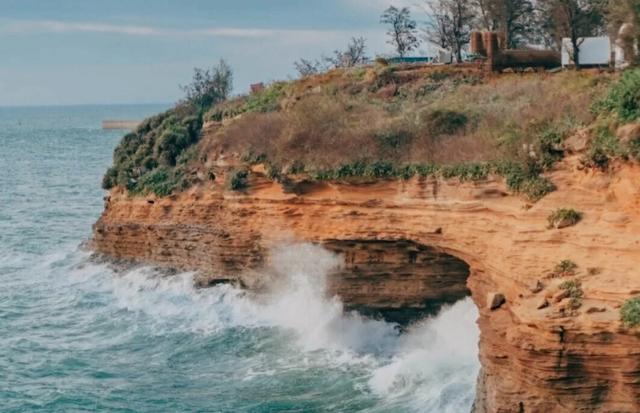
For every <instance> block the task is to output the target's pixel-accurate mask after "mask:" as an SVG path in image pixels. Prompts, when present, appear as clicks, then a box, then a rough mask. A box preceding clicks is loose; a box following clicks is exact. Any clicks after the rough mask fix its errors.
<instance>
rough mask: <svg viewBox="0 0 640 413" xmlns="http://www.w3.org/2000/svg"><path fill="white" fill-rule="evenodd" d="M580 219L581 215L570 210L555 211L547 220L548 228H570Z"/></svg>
mask: <svg viewBox="0 0 640 413" xmlns="http://www.w3.org/2000/svg"><path fill="white" fill-rule="evenodd" d="M581 219H582V213H581V212H578V211H576V210H575V209H572V208H561V209H556V210H555V211H553V212H552V213H551V214H549V217H548V218H547V220H548V222H549V228H563V227H570V226H572V225H575V224H577V223H578V222H579V221H580V220H581Z"/></svg>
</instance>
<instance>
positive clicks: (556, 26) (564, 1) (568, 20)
mask: <svg viewBox="0 0 640 413" xmlns="http://www.w3.org/2000/svg"><path fill="white" fill-rule="evenodd" d="M540 3H541V7H542V10H543V14H544V15H545V16H547V17H546V19H547V22H546V24H545V25H546V27H547V28H548V31H549V33H550V34H551V36H552V37H553V38H554V40H555V42H556V44H558V45H562V38H565V37H566V38H569V42H570V44H571V45H570V47H567V52H568V53H569V56H570V57H571V61H572V62H573V63H574V64H575V66H576V68H579V67H580V48H581V46H582V42H583V41H584V37H589V36H596V35H598V34H601V33H602V32H603V31H604V27H605V25H604V14H603V12H604V10H603V9H602V6H603V2H602V1H598V0H541V2H540Z"/></svg>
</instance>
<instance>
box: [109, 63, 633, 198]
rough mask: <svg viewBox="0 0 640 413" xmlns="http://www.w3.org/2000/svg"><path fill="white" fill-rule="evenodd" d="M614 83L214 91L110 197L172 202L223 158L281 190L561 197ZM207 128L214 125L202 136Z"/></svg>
mask: <svg viewBox="0 0 640 413" xmlns="http://www.w3.org/2000/svg"><path fill="white" fill-rule="evenodd" d="M221 70H222V69H221ZM612 76H613V75H608V74H598V75H595V74H592V73H560V74H553V75H551V74H549V75H540V74H527V75H502V76H499V77H494V76H491V75H486V74H481V73H480V72H478V71H475V70H472V69H463V68H453V67H452V68H447V69H439V68H433V67H428V66H427V67H425V66H422V67H421V66H403V65H373V66H369V67H357V68H347V69H335V70H332V71H329V72H326V73H322V74H319V75H316V76H311V77H307V78H304V79H300V80H297V81H292V82H277V83H273V84H271V85H268V86H267V87H265V88H264V89H261V90H257V91H255V92H254V93H251V94H249V95H246V96H239V97H236V98H233V99H230V100H229V99H225V100H221V99H222V97H221V95H219V94H218V92H216V94H215V96H216V97H215V98H214V99H213V100H214V101H216V103H214V104H212V105H211V106H210V107H202V106H201V102H203V99H201V98H195V101H185V102H183V103H181V104H179V105H178V106H176V108H174V109H172V110H170V111H168V112H166V113H164V114H161V115H157V116H155V117H152V118H150V119H148V120H147V121H145V123H143V125H141V126H140V128H139V129H138V130H137V131H135V132H134V133H132V134H130V135H127V136H126V137H125V138H123V141H122V142H121V144H120V145H119V146H118V148H117V149H116V151H115V154H114V166H113V167H112V168H111V169H110V170H109V171H108V172H107V174H106V175H105V178H104V187H105V188H107V189H108V188H111V187H113V186H116V185H118V186H122V187H125V188H126V189H127V190H129V192H130V193H132V194H136V193H146V192H155V193H156V194H158V195H160V196H162V195H166V194H168V193H171V192H172V191H176V190H181V189H183V188H187V187H189V186H190V185H192V184H193V183H195V182H199V178H198V177H202V176H207V174H209V173H210V172H211V169H210V167H209V166H208V167H206V168H205V169H206V170H203V169H202V168H203V167H204V165H203V161H204V160H208V162H209V164H210V163H211V161H215V160H216V159H219V158H220V156H221V155H222V154H224V156H225V158H228V157H229V155H231V157H232V158H233V159H235V161H234V162H236V163H237V164H235V166H234V165H233V164H232V165H230V167H233V168H236V169H239V168H238V167H242V164H243V163H244V164H257V163H262V164H264V165H265V168H266V170H267V171H268V176H269V177H271V178H272V179H282V178H284V177H286V175H289V174H304V175H305V176H306V177H307V179H317V180H331V179H343V180H344V179H350V178H358V177H364V178H384V179H410V178H412V177H414V176H420V177H427V176H432V177H438V178H444V179H452V178H457V179H460V180H461V181H479V180H484V179H487V178H488V177H489V176H491V175H494V176H501V177H504V178H505V182H506V184H507V186H508V188H509V190H510V191H512V192H514V193H519V194H522V195H524V196H525V197H526V198H528V199H529V200H531V201H536V200H538V199H540V198H542V197H543V196H545V195H546V194H547V193H549V192H551V191H553V190H554V189H555V186H554V185H553V183H552V182H550V181H549V180H548V179H547V178H545V177H544V173H545V171H547V170H549V169H552V168H553V167H554V164H555V163H556V162H557V161H559V160H560V159H562V157H563V156H564V148H563V142H564V140H565V138H566V137H568V136H569V135H570V134H571V133H573V132H574V131H575V130H577V129H579V128H584V127H586V126H589V125H592V124H593V123H594V122H595V121H596V120H597V117H598V116H600V117H602V116H604V115H603V113H604V112H602V111H597V110H590V108H591V106H592V102H593V101H595V100H601V99H602V98H603V96H605V95H606V93H607V89H608V87H609V85H610V84H611V82H610V81H609V80H608V79H609V78H611V77H612ZM202 78H203V77H202V76H200V77H198V79H195V80H194V82H196V83H197V82H199V81H200V80H202ZM204 78H208V79H228V78H230V76H222V75H221V76H212V75H209V76H208V77H207V76H205V77H204ZM612 87H613V86H612ZM202 89H203V88H201V87H198V88H195V89H194V90H202ZM204 89H206V88H204ZM211 90H214V91H220V90H222V91H227V90H228V89H226V88H225V87H222V86H219V87H215V88H211ZM190 95H193V96H197V94H193V93H192V94H190ZM205 100H206V99H205ZM595 106H597V105H595ZM595 106H594V107H595ZM203 121H204V122H206V121H211V122H216V124H215V127H213V128H211V129H208V132H207V133H206V134H205V135H204V136H201V129H202V123H203ZM603 131H604V129H603ZM607 136H608V135H606V134H605V133H604V132H603V133H602V139H600V140H595V141H597V142H599V143H594V144H593V145H594V148H595V149H594V153H595V152H597V151H599V150H604V149H601V147H602V148H606V150H604V151H605V152H606V153H613V149H612V148H613V145H612V144H610V143H607V142H606V139H608V138H607ZM614 137H615V136H614ZM639 148H640V145H639ZM639 152H640V150H639ZM594 157H595V158H596V159H597V156H596V155H594ZM156 169H158V170H157V171H156ZM198 172H200V173H198ZM214 173H216V174H217V172H215V171H214ZM223 173H224V172H223ZM147 174H149V176H145V175H147ZM200 179H202V178H200Z"/></svg>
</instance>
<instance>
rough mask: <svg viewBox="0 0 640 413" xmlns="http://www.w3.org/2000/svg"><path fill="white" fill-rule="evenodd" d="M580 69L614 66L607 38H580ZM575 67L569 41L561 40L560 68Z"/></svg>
mask: <svg viewBox="0 0 640 413" xmlns="http://www.w3.org/2000/svg"><path fill="white" fill-rule="evenodd" d="M578 45H579V46H578V47H579V51H580V53H579V55H578V60H579V63H580V67H604V66H612V65H613V64H614V55H613V54H612V49H611V39H610V38H609V36H600V37H582V38H580V39H578ZM568 66H575V62H574V61H573V45H572V44H571V39H569V38H568V37H565V38H564V39H562V67H568Z"/></svg>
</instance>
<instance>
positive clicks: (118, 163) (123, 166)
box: [102, 105, 202, 196]
mask: <svg viewBox="0 0 640 413" xmlns="http://www.w3.org/2000/svg"><path fill="white" fill-rule="evenodd" d="M201 128H202V121H201V119H200V117H199V116H198V115H197V113H196V109H195V108H193V107H191V106H187V105H181V106H178V107H176V108H174V109H171V110H169V111H167V112H164V113H162V114H160V115H156V116H154V117H151V118H149V119H147V120H145V121H144V122H143V123H142V124H141V125H140V126H139V127H138V129H136V131H134V132H132V133H129V134H127V135H125V137H124V138H123V139H122V141H121V142H120V144H118V146H117V147H116V149H115V151H114V155H113V166H112V167H111V168H109V170H108V171H107V172H106V174H105V175H104V177H103V180H102V187H103V188H104V189H111V188H112V187H114V186H117V185H118V186H122V187H124V188H126V189H127V190H128V191H130V192H131V193H147V192H155V193H156V194H157V195H158V196H165V195H168V194H170V193H171V192H172V191H173V190H174V189H175V188H178V187H180V186H182V184H183V180H182V178H183V174H182V171H181V167H182V166H183V165H184V164H185V163H187V162H188V161H189V157H188V156H185V155H186V154H189V152H187V150H188V149H189V148H190V147H191V146H192V145H194V144H195V143H196V142H197V141H198V139H199V138H200V130H201ZM190 154H191V155H192V156H193V153H192V152H191V153H190Z"/></svg>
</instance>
